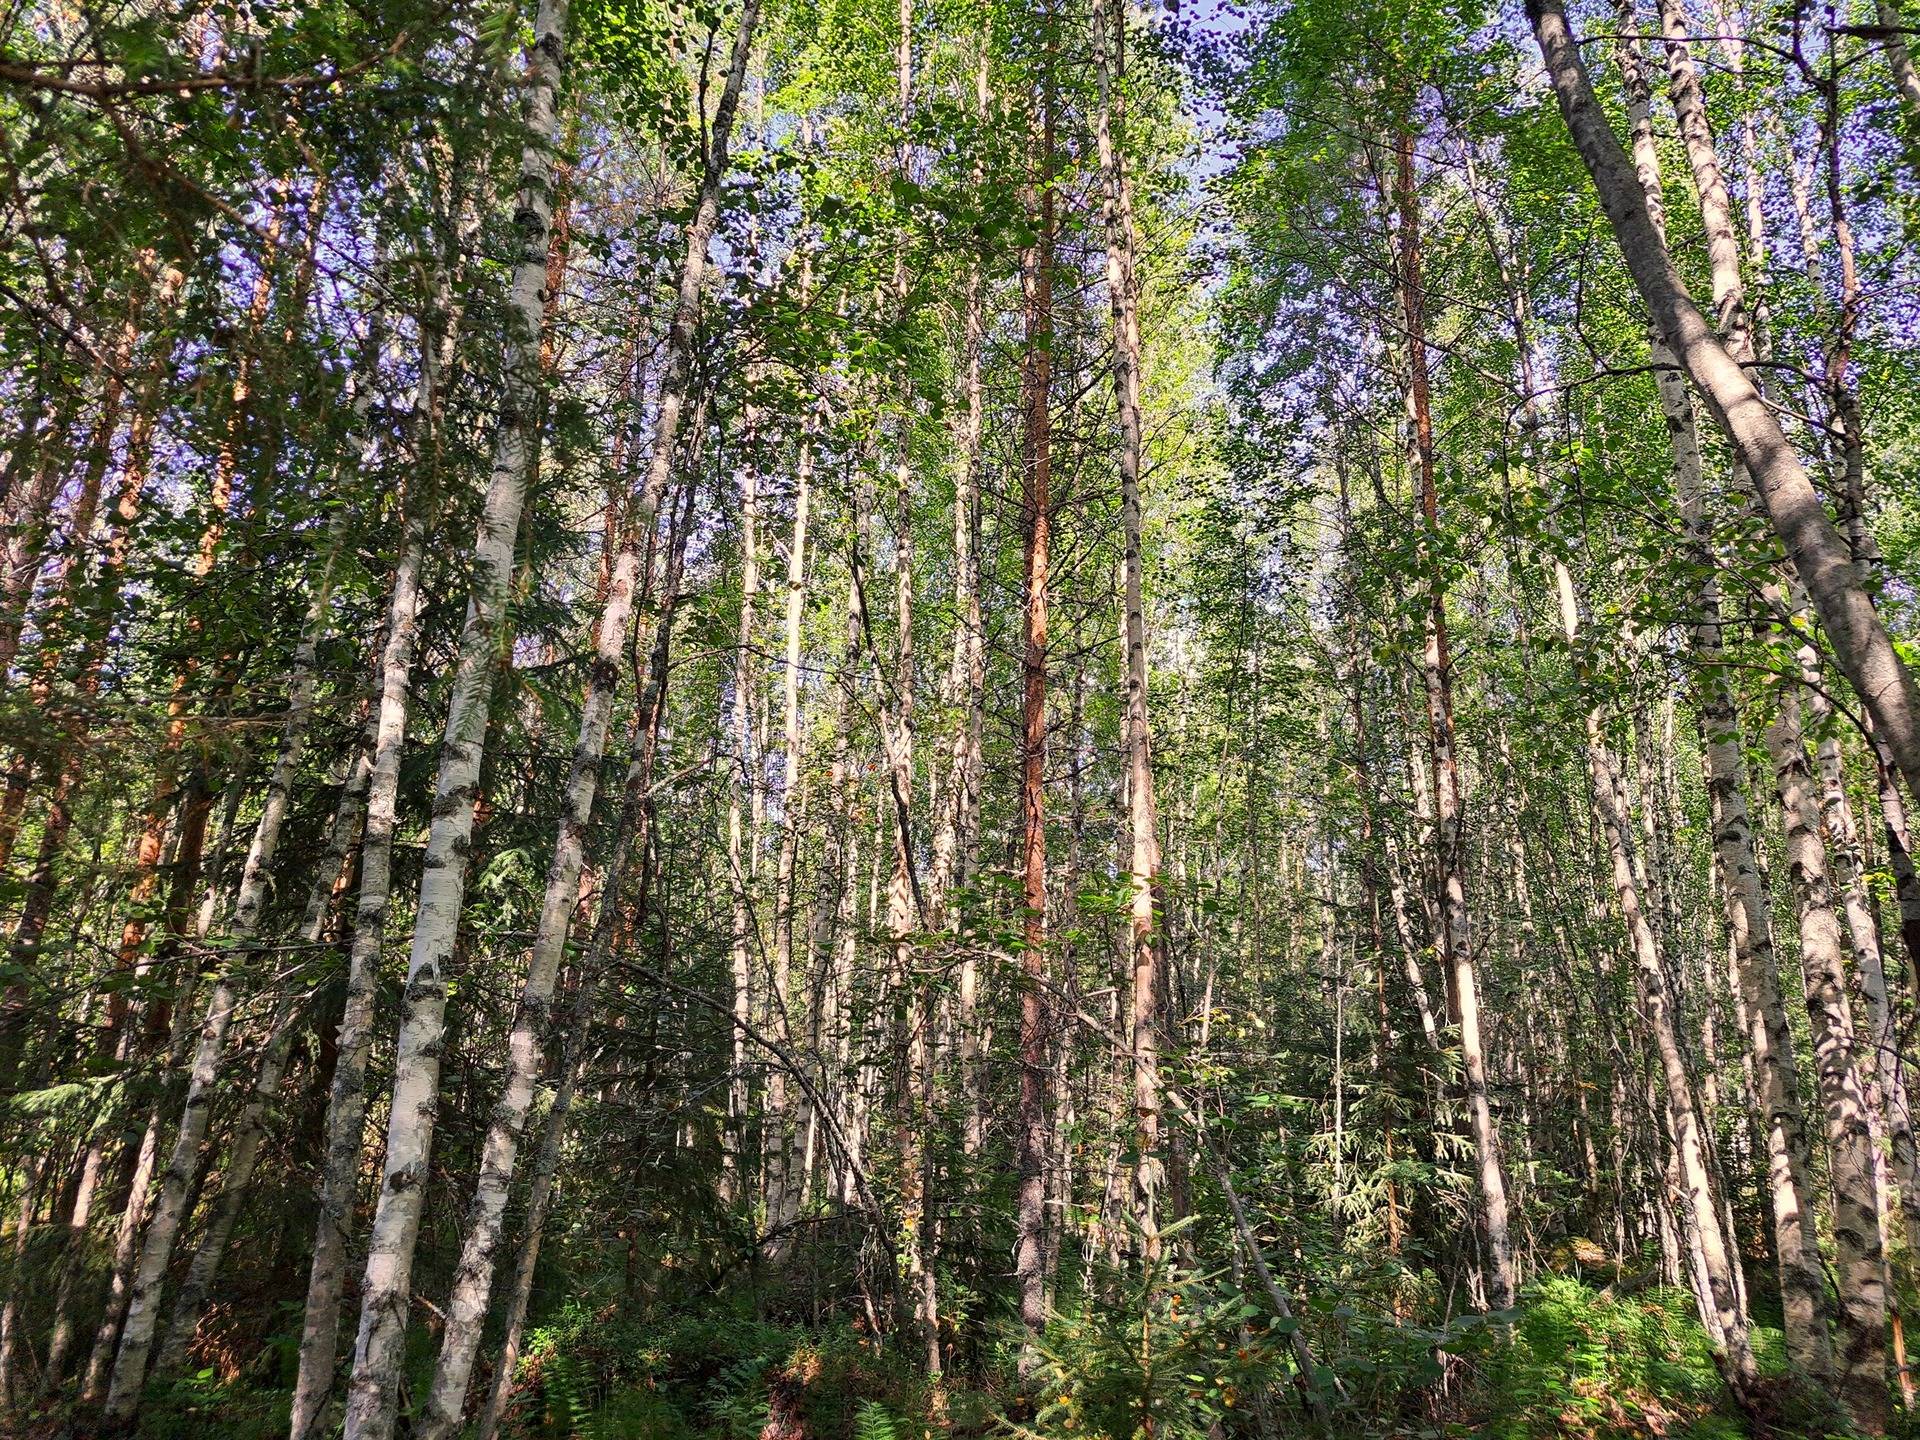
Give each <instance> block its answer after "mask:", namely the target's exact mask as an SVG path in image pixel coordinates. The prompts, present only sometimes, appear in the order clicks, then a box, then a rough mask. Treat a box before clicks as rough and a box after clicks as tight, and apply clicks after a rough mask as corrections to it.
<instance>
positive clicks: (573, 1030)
mask: <svg viewBox="0 0 1920 1440" xmlns="http://www.w3.org/2000/svg"><path fill="white" fill-rule="evenodd" d="M697 490H698V486H697V485H696V484H694V483H693V482H691V481H689V482H688V484H687V485H686V487H685V508H683V510H682V512H681V514H680V515H679V517H678V519H677V521H676V522H675V523H674V524H673V528H672V534H671V538H670V540H669V541H668V550H667V562H666V566H665V575H664V577H663V582H662V585H661V589H660V590H659V592H658V594H659V596H660V600H659V615H658V618H657V619H656V620H655V622H654V623H655V628H654V638H653V647H652V659H651V661H650V663H649V665H648V669H647V681H646V685H645V688H644V690H643V692H642V694H641V696H640V700H639V703H638V705H637V707H636V714H635V731H636V733H635V740H636V744H635V747H634V752H633V759H632V761H631V763H630V764H629V765H628V767H627V778H626V787H625V790H624V793H623V794H622V797H621V802H620V818H619V821H618V822H617V823H616V824H615V826H614V837H613V851H612V859H611V860H610V861H609V862H608V865H607V875H606V880H605V883H604V884H603V886H602V887H601V895H600V913H599V916H598V918H597V919H596V921H595V923H594V932H593V939H592V942H591V943H590V945H589V947H588V949H587V953H586V956H585V957H584V958H583V959H582V961H581V963H580V968H579V974H578V976H577V977H576V979H575V982H574V984H575V993H574V1002H573V1011H572V1014H571V1015H570V1016H569V1017H568V1025H567V1038H566V1044H565V1045H564V1046H563V1047H562V1052H561V1058H560V1085H559V1088H558V1089H557V1090H556V1091H555V1092H554V1097H553V1104H552V1107H551V1108H550V1109H549V1110H548V1112H547V1118H546V1124H545V1126H544V1127H543V1129H542V1132H541V1137H540V1152H539V1155H538V1157H537V1158H536V1160H535V1162H534V1170H533V1180H532V1183H531V1185H530V1186H529V1190H528V1196H527V1230H526V1237H525V1239H524V1240H522V1242H521V1246H520V1252H519V1254H518V1256H517V1257H516V1258H515V1261H514V1270H513V1279H512V1282H511V1288H510V1289H509V1290H508V1292H507V1303H506V1318H505V1324H504V1327H503V1328H504V1330H505V1334H504V1336H503V1338H502V1340H501V1344H500V1356H499V1361H498V1363H497V1364H496V1365H495V1366H494V1372H493V1385H492V1388H491V1389H490V1390H489V1391H488V1392H487V1405H486V1409H485V1410H484V1411H483V1412H482V1413H481V1417H480V1421H479V1424H478V1425H477V1426H476V1429H475V1434H476V1440H496V1437H497V1436H498V1435H499V1433H500V1424H501V1421H502V1420H503V1419H504V1418H505V1414H506V1406H507V1400H508V1398H509V1396H510V1395H511V1393H512V1390H513V1377H514V1371H515V1369H516V1368H517V1367H518V1365H519V1360H520V1341H521V1336H522V1333H523V1330H524V1328H525V1325H526V1319H527V1306H528V1304H529V1302H530V1300H531V1298H532V1294H533V1275H534V1267H535V1266H536V1265H537V1264H538V1262H539V1258H540V1237H541V1234H542V1231H543V1230H544V1228H545V1225H546V1218H547V1214H548V1210H549V1207H550V1205H551V1204H552V1200H553V1187H554V1182H555V1179H556V1177H557V1175H558V1173H559V1168H560V1149H561V1146H562V1144H563V1143H564V1141H565V1139H566V1130H567V1120H568V1116H569V1114H570V1112H571V1111H572V1108H573V1097H574V1093H575V1091H576V1089H577V1088H578V1085H579V1081H580V1068H581V1062H582V1057H583V1056H584V1054H585V1050H586V1042H587V1037H588V1034H589V1033H590V1032H591V1030H592V1028H593V1027H592V1020H593V999H594V995H595V992H596V990H597V988H598V985H599V982H600V975H601V972H602V971H603V970H604V969H605V968H606V962H607V957H608V956H609V954H611V952H612V950H613V947H614V944H615V942H616V939H617V938H618V936H619V935H620V934H621V932H622V907H623V906H624V905H625V903H626V895H627V883H628V873H629V871H630V870H631V869H632V867H633V866H634V865H635V864H636V863H637V864H638V865H639V866H640V868H641V871H642V876H643V884H642V886H641V891H642V896H643V901H644V894H645V888H646V887H645V884H644V875H645V869H646V865H647V847H648V845H649V844H650V843H651V834H652V824H651V817H652V814H653V810H652V804H651V792H652V788H653V771H654V762H655V760H656V759H657V757H658V755H659V747H660V728H661V723H662V720H663V718H664V716H665V713H666V705H665V696H666V681H667V661H668V656H669V651H670V648H671V645H672V642H673V617H674V612H675V609H676V607H677V606H678V603H679V598H680V575H681V566H682V562H683V559H684V557H685V554H686V542H687V535H688V532H689V531H690V530H691V529H692V525H691V519H690V512H691V508H692V503H693V499H694V495H695V493H696V491H697Z"/></svg>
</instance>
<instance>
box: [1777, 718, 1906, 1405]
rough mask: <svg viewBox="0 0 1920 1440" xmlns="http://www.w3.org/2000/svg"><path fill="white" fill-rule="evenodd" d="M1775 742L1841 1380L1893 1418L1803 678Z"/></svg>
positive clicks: (1853, 1398) (1861, 1106) (1880, 1267)
mask: <svg viewBox="0 0 1920 1440" xmlns="http://www.w3.org/2000/svg"><path fill="white" fill-rule="evenodd" d="M1766 742H1767V751H1768V753H1769V755H1770V756H1771V757H1772V759H1773V765H1774V778H1775V783H1776V784H1777V785H1778V787H1779V793H1780V806H1781V810H1782V811H1783V813H1784V815H1785V819H1786V825H1787V871H1788V876H1789V878H1790V881H1791V885H1792V891H1793V898H1794V909H1795V912H1796V914H1797V915H1798V917H1799V923H1800V968H1801V972H1802V977H1803V980H1804V982H1805V988H1806V997H1807V1016H1808V1019H1809V1020H1810V1021H1811V1024H1812V1031H1813V1054H1814V1071H1815V1075H1816V1077H1817V1080H1818V1083H1819V1090H1820V1098H1821V1101H1822V1103H1823V1104H1824V1105H1825V1107H1826V1112H1827V1147H1828V1156H1829V1166H1828V1168H1829V1172H1830V1177H1829V1178H1830V1180H1831V1183H1832V1189H1833V1237H1834V1250H1835V1257H1834V1263H1835V1269H1836V1270H1837V1271H1838V1277H1837V1278H1838V1282H1839V1283H1838V1291H1839V1311H1838V1320H1839V1327H1838V1328H1839V1334H1838V1336H1837V1340H1838V1344H1837V1346H1836V1349H1837V1359H1838V1361H1839V1364H1838V1366H1837V1367H1836V1373H1835V1377H1834V1378H1835V1382H1836V1384H1837V1386H1838V1388H1839V1392H1840V1397H1841V1399H1842V1401H1843V1402H1844V1403H1845V1404H1846V1407H1847V1411H1848V1414H1849V1415H1850V1416H1851V1417H1852V1419H1853V1422H1854V1424H1855V1425H1857V1426H1859V1427H1860V1428H1861V1429H1862V1430H1863V1431H1865V1432H1866V1433H1868V1434H1879V1433H1881V1432H1882V1431H1884V1430H1885V1429H1886V1424H1887V1380H1886V1365H1887V1353H1886V1325H1887V1291H1886V1274H1885V1258H1884V1254H1883V1251H1882V1246H1881V1239H1880V1215H1879V1198H1878V1188H1879V1187H1878V1185H1877V1183H1876V1176H1875V1163H1874V1153H1873V1151H1874V1146H1873V1136H1872V1130H1871V1127H1870V1124H1869V1120H1868V1110H1867V1095H1866V1085H1865V1083H1864V1081H1863V1079H1862V1076H1861V1072H1860V1068H1859V1066H1858V1064H1857V1063H1856V1060H1855V1055H1854V1045H1855V1039H1854V1028H1853V1014H1852V1009H1851V1006H1850V1004H1849V1001H1848V996H1847V979H1846V960H1845V952H1844V944H1845V942H1844V940H1843V938H1842V936H1841V931H1840V921H1839V916H1838V914H1837V913H1836V911H1835V909H1834V905H1833V897H1832V889H1831V882H1830V880H1829V878H1828V874H1827V854H1826V846H1825V844H1824V842H1823V840H1822V838H1821V832H1820V818H1821V817H1820V802H1819V796H1818V793H1817V790H1816V787H1815V784H1814V780H1813V776H1812V774H1811V772H1810V769H1809V766H1808V764H1807V754H1806V745H1805V741H1804V740H1803V738H1802V736H1801V730H1800V696H1799V693H1798V687H1797V686H1794V685H1792V683H1791V682H1789V683H1788V684H1787V685H1785V686H1783V687H1782V688H1781V691H1780V694H1779V705H1778V709H1777V710H1776V712H1775V716H1774V720H1773V723H1772V724H1770V725H1769V726H1768V727H1767V732H1766Z"/></svg>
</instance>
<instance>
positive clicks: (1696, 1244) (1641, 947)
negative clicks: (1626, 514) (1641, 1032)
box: [1553, 560, 1758, 1389]
mask: <svg viewBox="0 0 1920 1440" xmlns="http://www.w3.org/2000/svg"><path fill="white" fill-rule="evenodd" d="M1553 572H1554V588H1555V591H1556V593H1557V596H1558V599H1559V605H1560V620H1561V627H1562V629H1563V630H1564V632H1565V634H1566V637H1567V643H1568V644H1569V645H1577V644H1578V642H1579V631H1580V611H1579V603H1578V600H1577V598H1576V596H1575V593H1574V588H1573V577H1572V576H1571V575H1570V574H1569V573H1568V571H1567V567H1566V566H1565V565H1564V564H1562V563H1561V562H1559V561H1558V560H1556V561H1555V562H1554V566H1553ZM1587 764H1588V769H1589V771H1590V773H1591V776H1592V780H1593V806H1594V813H1595V814H1596V815H1597V816H1598V818H1599V820H1600V827H1601V831H1602V833H1603V834H1604V836H1605V838H1606V845H1607V857H1608V861H1609V863H1610V866H1611V869H1612V872H1613V889H1614V896H1615V899H1616V901H1617V903H1618V905H1619V910H1620V918H1621V920H1622V921H1623V922H1624V923H1625V925H1626V928H1627V937H1628V940H1629V942H1630V943H1631V945H1632V948H1633V957H1634V962H1635V965H1636V970H1635V983H1636V985H1637V987H1638V989H1639V994H1640V1006H1641V1012H1642V1016H1643V1018H1644V1019H1645V1021H1646V1024H1647V1028H1648V1030H1649V1032H1650V1033H1651V1038H1652V1041H1653V1050H1654V1058H1655V1061H1656V1063H1657V1067H1658V1070H1659V1074H1660V1078H1661V1080H1662V1082H1663V1084H1664V1086H1665V1090H1666V1117H1667V1131H1668V1134H1669V1135H1670V1136H1671V1137H1672V1140H1673V1157H1674V1166H1675V1169H1676V1172H1677V1173H1676V1176H1675V1181H1676V1190H1677V1199H1678V1201H1679V1204H1678V1206H1677V1207H1676V1211H1677V1214H1676V1218H1677V1219H1678V1220H1679V1222H1680V1225H1681V1230H1682V1236H1683V1239H1684V1240H1685V1241H1686V1243H1687V1245H1688V1247H1689V1248H1690V1250H1691V1251H1692V1254H1693V1263H1694V1265H1695V1266H1696V1267H1697V1268H1698V1270H1699V1272H1700V1275H1699V1283H1697V1284H1696V1285H1695V1287H1694V1288H1695V1290H1696V1292H1697V1293H1698V1294H1699V1296H1700V1299H1701V1301H1702V1304H1701V1311H1702V1314H1701V1320H1702V1323H1703V1324H1705V1325H1706V1326H1707V1329H1708V1332H1709V1333H1710V1334H1711V1335H1713V1336H1714V1338H1715V1340H1716V1342H1717V1343H1718V1344H1719V1345H1721V1346H1723V1347H1724V1348H1725V1354H1726V1368H1727V1372H1728V1376H1729V1379H1730V1380H1731V1381H1732V1382H1733V1384H1734V1386H1735V1387H1736V1388H1737V1389H1744V1388H1745V1387H1746V1386H1748V1385H1750V1384H1752V1382H1753V1380H1754V1379H1755V1378H1756V1376H1757V1374H1758V1371H1757V1369H1756V1368H1755V1363H1754V1357H1753V1345H1752V1340H1751V1337H1750V1333H1749V1330H1750V1327H1749V1323H1748V1320H1747V1315H1746V1311H1745V1309H1744V1307H1743V1306H1742V1305H1741V1303H1740V1295H1739V1289H1738V1286H1737V1284H1736V1282H1735V1278H1734V1267H1735V1264H1736V1258H1735V1252H1734V1250H1733V1247H1732V1244H1731V1242H1730V1239H1729V1237H1728V1235H1727V1232H1726V1229H1725V1227H1724V1225H1723V1224H1722V1220H1721V1211H1720V1203H1719V1198H1718V1197H1717V1196H1716V1195H1715V1193H1714V1186H1713V1174H1712V1170H1711V1160H1710V1156H1709V1152H1708V1143H1709V1142H1708V1139H1707V1136H1706V1132H1705V1126H1704V1123H1703V1119H1702V1115H1701V1111H1700V1106H1699V1102H1698V1099H1697V1097H1696V1096H1695V1094H1694V1086H1693V1079H1692V1076H1691V1075H1690V1073H1689V1072H1688V1067H1687V1057H1686V1051H1685V1049H1684V1047H1683V1046H1682V1044H1681V1041H1680V1032H1679V1017H1678V1007H1677V1005H1676V1004H1675V999H1674V995H1673V993H1672V988H1671V985H1670V983H1669V980H1668V974H1667V962H1666V959H1665V957H1664V956H1663V955H1662V954H1661V951H1660V943H1659V939H1658V937H1657V936H1656V935H1655V933H1654V929H1653V924H1652V921H1651V918H1650V917H1649V916H1648V914H1647V911H1646V908H1645V906H1644V904H1643V903H1642V892H1643V888H1644V887H1643V880H1642V875H1641V872H1640V867H1639V865H1638V863H1637V860H1636V857H1635V855H1634V853H1633V832H1632V830H1631V828H1630V826H1631V819H1630V817H1629V816H1628V814H1627V813H1626V811H1625V808H1624V806H1623V805H1622V803H1621V799H1622V797H1621V793H1620V785H1619V776H1618V771H1617V768H1616V765H1615V761H1614V759H1613V756H1612V754H1611V753H1610V752H1609V750H1608V747H1607V743H1606V737H1605V734H1604V732H1603V731H1602V728H1601V720H1600V714H1599V712H1598V711H1597V710H1596V711H1589V712H1588V714H1587ZM1649 1084H1651V1082H1649Z"/></svg>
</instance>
